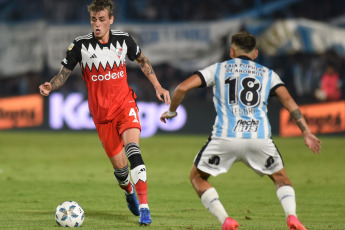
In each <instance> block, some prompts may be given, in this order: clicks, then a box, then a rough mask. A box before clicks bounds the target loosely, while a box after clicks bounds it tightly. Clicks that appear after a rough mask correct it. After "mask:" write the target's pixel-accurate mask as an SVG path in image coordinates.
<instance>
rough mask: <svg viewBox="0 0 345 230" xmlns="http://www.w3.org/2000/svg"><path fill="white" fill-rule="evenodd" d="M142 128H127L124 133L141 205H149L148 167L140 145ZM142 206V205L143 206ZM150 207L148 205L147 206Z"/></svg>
mask: <svg viewBox="0 0 345 230" xmlns="http://www.w3.org/2000/svg"><path fill="white" fill-rule="evenodd" d="M139 137H140V130H139V129H137V128H131V129H127V130H126V131H124V132H123V134H122V139H123V143H124V145H125V152H126V155H127V158H128V160H129V162H130V165H131V166H130V168H131V175H132V179H133V183H134V186H135V188H136V190H137V194H138V199H139V203H140V205H144V206H145V207H146V206H147V176H146V167H145V164H144V161H143V158H142V156H141V151H140V147H139ZM141 207H142V206H141ZM147 207H148V206H147Z"/></svg>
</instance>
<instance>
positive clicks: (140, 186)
mask: <svg viewBox="0 0 345 230" xmlns="http://www.w3.org/2000/svg"><path fill="white" fill-rule="evenodd" d="M135 190H137V195H138V200H139V204H147V182H143V181H141V180H139V181H138V183H137V184H136V185H135Z"/></svg>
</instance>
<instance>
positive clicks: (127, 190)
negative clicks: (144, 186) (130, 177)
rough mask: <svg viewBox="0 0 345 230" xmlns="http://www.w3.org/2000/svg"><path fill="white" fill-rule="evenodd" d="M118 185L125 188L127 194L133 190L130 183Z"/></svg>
mask: <svg viewBox="0 0 345 230" xmlns="http://www.w3.org/2000/svg"><path fill="white" fill-rule="evenodd" d="M119 186H120V188H122V189H123V190H125V191H126V193H127V194H130V193H131V192H132V191H133V187H132V184H131V183H128V184H127V185H126V186H123V185H122V186H121V185H119Z"/></svg>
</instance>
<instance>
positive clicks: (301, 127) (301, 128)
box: [297, 121, 305, 133]
mask: <svg viewBox="0 0 345 230" xmlns="http://www.w3.org/2000/svg"><path fill="white" fill-rule="evenodd" d="M297 125H298V127H299V128H300V130H301V131H302V133H303V132H304V130H305V126H304V125H303V124H302V122H301V121H297Z"/></svg>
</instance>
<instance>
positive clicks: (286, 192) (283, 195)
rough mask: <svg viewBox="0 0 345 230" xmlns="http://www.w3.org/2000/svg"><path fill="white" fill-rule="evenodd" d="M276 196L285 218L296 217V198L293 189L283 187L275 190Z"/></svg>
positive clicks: (286, 186)
mask: <svg viewBox="0 0 345 230" xmlns="http://www.w3.org/2000/svg"><path fill="white" fill-rule="evenodd" d="M277 196H278V199H279V201H280V203H281V204H282V206H283V209H284V212H285V215H286V217H288V216H289V215H294V216H297V215H296V198H295V190H294V189H293V187H291V186H288V185H285V186H282V187H279V188H278V189H277Z"/></svg>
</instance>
